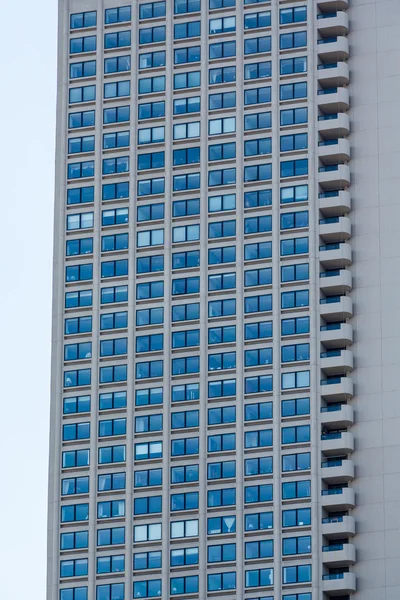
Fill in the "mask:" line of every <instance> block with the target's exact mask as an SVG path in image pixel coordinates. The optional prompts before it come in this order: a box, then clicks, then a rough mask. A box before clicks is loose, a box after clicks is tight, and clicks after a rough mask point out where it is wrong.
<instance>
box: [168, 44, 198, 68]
mask: <svg viewBox="0 0 400 600" xmlns="http://www.w3.org/2000/svg"><path fill="white" fill-rule="evenodd" d="M192 62H200V46H190V47H189V48H179V49H177V50H174V65H183V64H185V63H192Z"/></svg>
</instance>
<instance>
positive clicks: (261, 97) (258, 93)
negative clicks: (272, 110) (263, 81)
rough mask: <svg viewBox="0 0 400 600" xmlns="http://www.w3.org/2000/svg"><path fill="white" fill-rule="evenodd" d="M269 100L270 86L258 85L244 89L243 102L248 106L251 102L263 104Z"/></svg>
mask: <svg viewBox="0 0 400 600" xmlns="http://www.w3.org/2000/svg"><path fill="white" fill-rule="evenodd" d="M265 102H271V87H270V86H267V87H259V88H253V89H248V90H245V91H244V104H245V106H249V105H252V104H264V103H265Z"/></svg>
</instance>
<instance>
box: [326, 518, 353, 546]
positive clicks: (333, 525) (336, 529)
mask: <svg viewBox="0 0 400 600" xmlns="http://www.w3.org/2000/svg"><path fill="white" fill-rule="evenodd" d="M355 533H356V520H355V518H354V517H352V516H350V515H343V516H342V517H341V516H340V517H336V516H333V517H326V518H324V519H322V535H323V536H325V537H326V538H327V539H329V540H334V539H341V538H344V537H352V536H353V535H355Z"/></svg>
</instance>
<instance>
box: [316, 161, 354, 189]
mask: <svg viewBox="0 0 400 600" xmlns="http://www.w3.org/2000/svg"><path fill="white" fill-rule="evenodd" d="M318 182H319V184H320V186H321V187H322V189H324V190H337V189H345V188H347V187H349V185H350V169H349V167H348V165H342V164H337V165H326V166H320V167H319V169H318Z"/></svg>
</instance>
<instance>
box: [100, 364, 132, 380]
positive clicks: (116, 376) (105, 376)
mask: <svg viewBox="0 0 400 600" xmlns="http://www.w3.org/2000/svg"><path fill="white" fill-rule="evenodd" d="M126 379H127V366H126V365H116V366H114V367H100V383H113V382H116V383H118V382H120V381H126Z"/></svg>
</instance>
